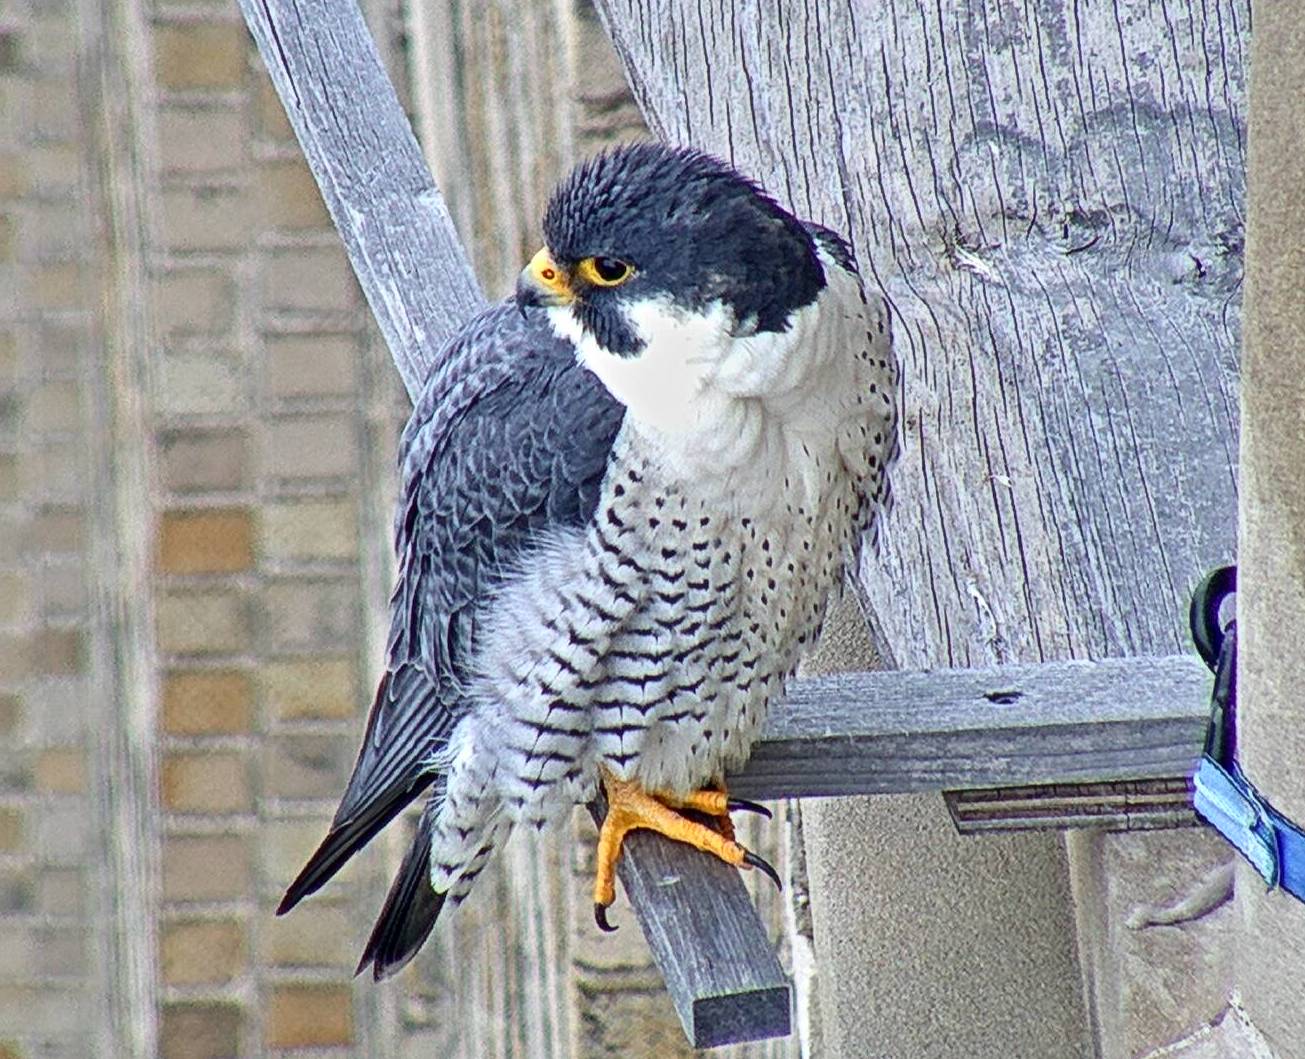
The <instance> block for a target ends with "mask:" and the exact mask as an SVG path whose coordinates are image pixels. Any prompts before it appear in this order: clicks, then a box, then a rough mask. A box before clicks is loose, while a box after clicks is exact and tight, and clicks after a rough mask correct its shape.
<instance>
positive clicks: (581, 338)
mask: <svg viewBox="0 0 1305 1059" xmlns="http://www.w3.org/2000/svg"><path fill="white" fill-rule="evenodd" d="M821 257H822V263H823V264H824V266H825V272H826V275H827V276H828V278H829V285H828V286H827V287H826V288H825V290H824V291H822V292H821V294H820V296H819V297H818V298H817V299H816V300H815V301H814V302H812V303H811V304H810V305H808V306H805V307H803V308H802V309H799V310H798V311H797V312H795V313H794V314H793V316H792V318H791V320H790V322H789V327H788V329H787V330H785V331H781V332H763V333H756V334H751V335H737V336H736V335H732V334H731V333H730V332H731V330H732V328H733V327H734V318H733V314H732V313H731V312H730V311H729V310H728V309H727V308H726V307H725V306H724V305H723V304H720V303H715V304H713V305H712V306H711V307H710V308H709V309H708V310H707V311H706V312H699V313H690V312H685V311H683V310H681V309H678V308H676V307H675V306H673V305H671V304H670V303H669V302H668V301H664V300H660V299H656V300H648V301H644V302H640V303H636V304H635V305H633V306H632V307H631V308H630V309H629V311H628V319H629V321H630V323H631V325H632V326H633V328H634V330H635V332H636V334H637V335H638V336H639V338H640V339H641V340H642V342H643V343H644V345H643V349H642V351H641V352H640V353H639V354H638V355H636V356H631V357H621V356H617V355H615V354H613V353H610V352H608V351H607V350H606V349H604V348H603V347H602V346H600V345H599V344H598V343H597V341H595V340H594V338H593V337H592V336H591V335H590V334H589V333H588V332H587V331H585V330H584V328H583V327H582V326H581V325H580V322H579V321H578V320H577V319H576V318H575V316H574V315H573V314H572V313H571V311H570V310H569V309H567V308H563V307H558V308H555V309H551V310H550V311H549V316H550V319H551V321H552V324H553V328H554V330H555V331H556V332H557V333H558V334H559V336H561V337H562V338H564V339H567V340H569V341H570V342H572V343H574V344H575V346H576V348H577V350H578V351H579V352H578V358H579V360H580V362H581V363H582V364H584V365H585V366H586V367H587V368H589V369H590V370H591V371H592V372H593V373H594V374H595V375H597V376H598V378H599V379H600V380H602V383H603V385H604V386H606V387H607V389H608V391H609V392H610V393H611V394H612V395H613V396H614V397H615V398H616V399H617V400H619V401H620V402H621V403H622V404H624V405H625V406H626V408H627V409H628V412H627V415H626V430H627V431H630V430H633V431H636V432H637V433H639V434H640V435H642V437H643V443H644V444H645V445H646V446H648V447H649V448H650V449H651V450H655V451H656V452H657V453H658V454H659V455H660V456H661V457H662V459H663V460H664V461H665V462H666V463H668V464H669V467H668V469H669V470H672V471H673V472H674V473H676V474H677V475H679V476H683V477H684V478H686V479H687V480H693V481H699V482H703V483H704V484H705V483H707V482H708V481H712V480H715V481H716V482H717V483H718V485H719V487H720V488H721V489H722V491H724V492H736V491H737V492H743V493H746V492H748V491H753V492H756V491H757V490H759V489H760V491H761V493H762V494H764V495H759V496H757V500H758V501H759V502H761V503H774V502H776V501H777V500H779V499H781V498H780V497H778V496H776V495H774V494H775V490H774V489H771V488H769V487H767V486H766V485H765V480H770V479H774V480H778V481H779V482H781V483H783V481H784V480H785V479H787V480H788V484H787V485H785V486H784V488H785V490H786V492H789V493H792V494H794V495H791V496H789V497H788V498H787V500H796V501H798V502H802V501H803V500H804V499H806V500H813V499H814V497H813V496H812V495H811V494H812V493H813V492H814V491H816V490H817V489H818V487H819V486H818V483H817V482H815V481H814V480H811V479H812V477H813V475H814V473H815V470H814V462H815V457H816V456H817V455H822V456H823V455H824V454H827V453H829V452H831V451H832V449H833V447H834V445H835V443H836V435H837V430H838V424H839V422H840V421H841V419H842V417H843V414H844V412H845V411H846V407H845V406H846V405H847V397H848V394H847V391H848V385H847V380H848V379H849V378H850V369H849V367H848V362H847V358H848V357H851V356H852V355H853V353H854V350H855V348H856V346H855V345H854V344H853V342H854V341H855V340H854V339H851V335H850V334H849V325H852V326H853V327H854V326H855V324H854V321H862V313H863V312H864V305H863V303H862V301H861V297H860V289H859V286H858V285H857V281H856V279H855V278H854V277H852V276H850V275H848V274H847V273H845V272H844V271H843V270H842V269H841V268H839V267H838V266H837V265H835V264H834V263H833V262H832V261H829V260H828V259H826V258H825V255H824V254H822V255H821ZM861 326H862V327H864V323H863V322H862V323H861ZM803 494H805V497H804V495H803ZM787 500H786V502H787Z"/></svg>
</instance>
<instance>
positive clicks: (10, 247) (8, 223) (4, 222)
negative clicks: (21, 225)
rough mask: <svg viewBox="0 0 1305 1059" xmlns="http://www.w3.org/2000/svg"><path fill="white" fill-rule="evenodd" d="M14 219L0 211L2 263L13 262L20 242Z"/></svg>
mask: <svg viewBox="0 0 1305 1059" xmlns="http://www.w3.org/2000/svg"><path fill="white" fill-rule="evenodd" d="M17 227H18V226H17V225H16V224H15V223H14V219H13V217H11V216H10V215H9V214H8V213H5V212H3V211H0V261H12V260H13V259H14V251H15V249H16V248H17V243H18V240H17V238H16V235H17V231H16V229H17Z"/></svg>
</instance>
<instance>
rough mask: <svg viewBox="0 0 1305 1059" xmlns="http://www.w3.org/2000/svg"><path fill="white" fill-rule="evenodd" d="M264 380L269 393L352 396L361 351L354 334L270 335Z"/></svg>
mask: <svg viewBox="0 0 1305 1059" xmlns="http://www.w3.org/2000/svg"><path fill="white" fill-rule="evenodd" d="M264 349H265V350H266V357H265V360H264V367H263V384H264V388H265V390H266V392H267V395H268V396H269V397H277V398H282V399H284V398H296V397H348V396H352V395H353V394H354V393H355V392H356V391H357V388H358V361H359V359H360V357H361V353H360V351H359V349H358V343H357V340H356V339H355V338H354V337H353V336H352V335H340V334H309V335H268V337H267V338H266V339H265V340H264Z"/></svg>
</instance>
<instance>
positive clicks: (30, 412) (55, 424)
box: [25, 382, 82, 431]
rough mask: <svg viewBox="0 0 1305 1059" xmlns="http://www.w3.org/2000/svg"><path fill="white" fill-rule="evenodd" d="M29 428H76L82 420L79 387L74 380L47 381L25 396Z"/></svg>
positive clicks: (52, 429)
mask: <svg viewBox="0 0 1305 1059" xmlns="http://www.w3.org/2000/svg"><path fill="white" fill-rule="evenodd" d="M25 418H26V422H27V425H28V427H29V428H31V429H33V430H38V431H45V430H50V431H55V430H76V429H78V428H79V427H80V426H81V422H82V399H81V389H80V387H78V385H77V384H76V383H75V382H47V383H45V384H44V385H41V386H38V387H36V389H34V390H33V391H32V392H31V394H30V395H29V396H28V398H27V409H26V412H25Z"/></svg>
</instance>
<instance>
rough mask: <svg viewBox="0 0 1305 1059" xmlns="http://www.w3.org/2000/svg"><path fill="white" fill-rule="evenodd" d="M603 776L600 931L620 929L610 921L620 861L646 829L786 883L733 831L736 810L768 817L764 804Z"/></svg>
mask: <svg viewBox="0 0 1305 1059" xmlns="http://www.w3.org/2000/svg"><path fill="white" fill-rule="evenodd" d="M601 774H602V779H603V789H604V790H605V791H606V793H607V816H606V817H605V818H604V820H603V827H602V830H601V831H600V832H599V834H598V869H597V871H596V872H595V874H594V920H595V921H596V922H597V923H598V926H599V928H600V929H602V930H607V931H611V930H615V929H616V928H615V927H614V926H612V925H611V924H609V923H608V922H607V909H608V907H609V906H610V905H611V903H612V902H613V901H615V900H616V862H617V861H618V860H619V859H620V857H621V843H622V842H624V841H625V836H626V835H627V834H629V833H630V832H631V831H634V830H636V829H637V828H641V827H642V828H646V829H647V830H649V831H656V832H658V833H659V834H663V835H665V836H666V837H667V838H673V839H675V841H677V842H687V843H688V844H689V845H690V846H693V847H694V848H695V849H700V850H702V851H703V852H704V853H710V854H712V855H713V856H716V857H719V858H720V859H721V860H723V861H724V862H725V863H726V864H733V865H734V866H735V867H736V868H759V869H760V870H761V871H762V872H764V873H765V874H766V875H767V876H769V877H770V879H771V880H772V881H773V882H774V884H775V885H776V886H780V885H781V884H780V881H779V876H778V875H777V874H776V873H775V869H774V868H772V867H771V866H770V865H769V864H767V863H766V861H764V860H763V859H762V858H761V857H758V856H757V855H756V854H755V853H753V852H751V851H750V850H747V849H744V848H743V847H742V846H740V845H739V844H738V843H737V842H735V841H734V828H733V826H732V825H731V823H730V819H729V814H730V810H732V809H747V810H749V811H751V812H756V813H761V814H763V815H765V816H769V815H770V810H768V809H767V808H766V807H765V806H762V805H758V804H757V803H756V802H748V801H744V800H743V799H741V798H731V797H730V796H729V794H727V793H726V792H725V791H724V790H702V791H694V792H693V793H691V794H688V795H685V796H684V797H682V798H681V797H677V796H675V795H670V794H662V793H649V792H647V791H645V790H644V789H643V788H642V787H640V786H639V785H638V784H637V783H635V782H633V781H629V780H618V779H617V778H616V777H615V776H613V775H611V773H609V772H608V771H607V770H606V769H603V770H602V773H601ZM678 810H688V811H690V812H696V813H703V814H705V815H707V816H710V817H712V818H713V819H714V820H715V821H716V822H717V825H718V828H719V829H718V830H717V829H713V828H711V827H708V826H707V825H706V824H700V823H698V822H697V821H696V820H690V819H689V818H688V817H686V816H682V815H681V814H680V812H679V811H678Z"/></svg>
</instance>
